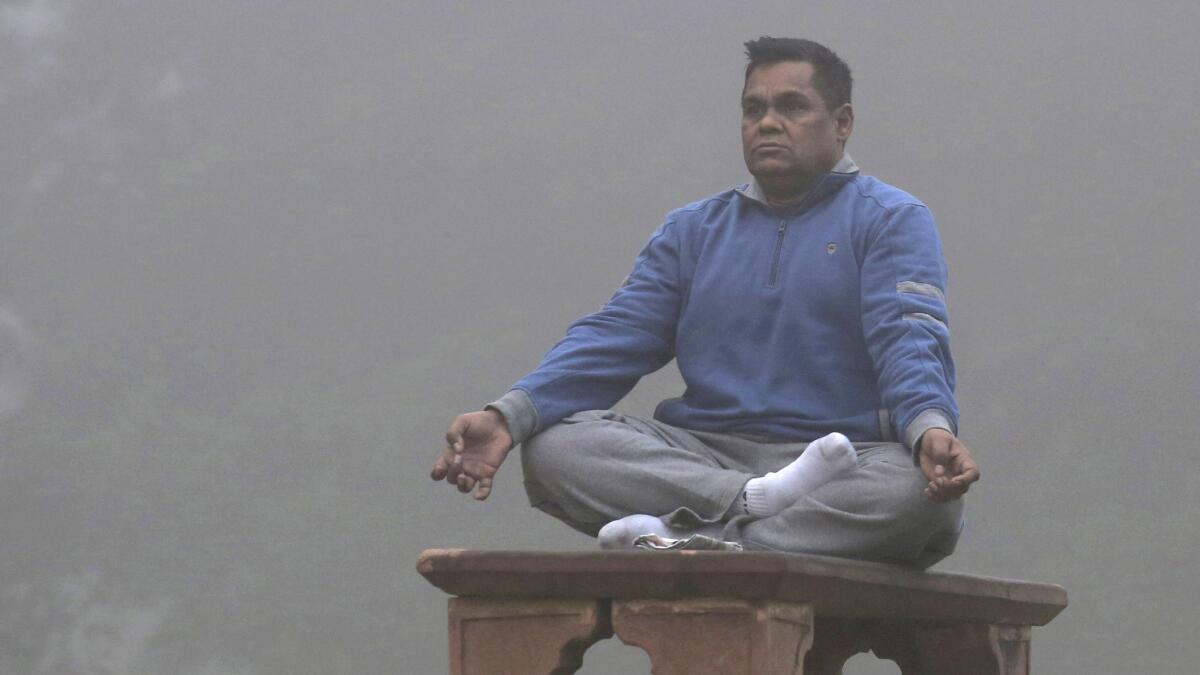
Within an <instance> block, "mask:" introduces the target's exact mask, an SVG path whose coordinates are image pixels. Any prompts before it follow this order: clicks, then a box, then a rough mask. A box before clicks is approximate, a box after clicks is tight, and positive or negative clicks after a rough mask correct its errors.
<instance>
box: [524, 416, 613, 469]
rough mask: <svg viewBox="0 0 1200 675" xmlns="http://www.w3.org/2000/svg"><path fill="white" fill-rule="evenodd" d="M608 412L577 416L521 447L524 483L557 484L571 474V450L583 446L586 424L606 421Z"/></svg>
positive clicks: (542, 433)
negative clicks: (556, 482) (603, 415)
mask: <svg viewBox="0 0 1200 675" xmlns="http://www.w3.org/2000/svg"><path fill="white" fill-rule="evenodd" d="M603 412H605V411H586V412H581V413H576V414H574V415H571V416H570V417H568V418H566V419H564V420H563V421H561V422H559V423H558V424H553V425H551V426H550V427H548V428H547V429H546V430H544V431H542V432H541V433H539V434H537V435H536V436H533V437H532V438H529V439H527V440H526V441H525V442H524V443H522V444H521V468H522V469H523V471H524V473H525V480H526V481H529V482H535V483H543V482H554V481H556V479H558V478H560V477H562V476H563V475H564V474H566V473H569V472H570V471H571V467H570V466H569V464H570V462H571V461H572V460H573V459H574V457H575V455H576V453H575V452H573V451H572V450H573V449H575V448H577V447H578V446H579V445H580V444H581V443H582V440H583V439H582V437H581V434H584V433H586V427H585V425H584V424H583V423H586V422H592V421H596V420H599V419H603V417H602V413H603Z"/></svg>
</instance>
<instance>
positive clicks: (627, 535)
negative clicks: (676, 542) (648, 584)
mask: <svg viewBox="0 0 1200 675" xmlns="http://www.w3.org/2000/svg"><path fill="white" fill-rule="evenodd" d="M724 528H725V523H712V524H710V525H703V526H701V527H699V528H696V529H694V530H679V529H676V528H673V527H671V526H669V525H667V524H666V523H664V522H663V520H662V518H657V517H655V516H647V515H644V514H636V515H632V516H625V517H624V518H621V519H620V520H614V521H612V522H611V523H609V524H607V525H605V526H604V527H602V528H600V533H599V534H597V535H596V538H597V539H599V540H600V548H633V540H634V539H637V538H638V537H640V536H642V535H643V534H657V535H659V536H661V537H670V538H671V539H685V538H687V537H689V536H691V535H693V534H703V535H706V536H709V537H715V538H718V539H719V538H720V536H721V530H723V529H724Z"/></svg>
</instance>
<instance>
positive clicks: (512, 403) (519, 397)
mask: <svg viewBox="0 0 1200 675" xmlns="http://www.w3.org/2000/svg"><path fill="white" fill-rule="evenodd" d="M484 408H485V409H486V408H493V409H495V410H496V412H498V413H500V416H501V417H503V418H504V423H505V424H507V425H508V433H509V434H510V435H512V439H513V445H520V444H521V443H524V442H525V440H526V439H528V438H529V437H530V436H532V435H533V432H534V430H535V429H537V408H535V407H534V406H533V401H532V400H531V399H530V398H529V394H526V393H525V392H524V391H521V390H520V389H510V390H509V391H508V393H507V394H505V395H504V396H501V397H500V398H498V399H496V400H495V401H492V402H491V403H489V404H487V405H486V406H484Z"/></svg>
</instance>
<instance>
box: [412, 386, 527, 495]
mask: <svg viewBox="0 0 1200 675" xmlns="http://www.w3.org/2000/svg"><path fill="white" fill-rule="evenodd" d="M512 448H513V440H512V434H510V433H509V432H508V424H507V423H506V422H505V421H504V417H503V416H502V415H501V414H500V413H499V412H497V411H495V410H493V409H491V408H488V409H487V410H483V411H480V412H471V413H466V414H463V415H459V416H458V417H455V418H454V421H453V422H451V423H450V429H449V430H448V431H446V447H445V448H444V449H443V450H442V455H441V456H440V457H438V458H437V461H436V462H434V463H433V471H431V472H429V477H430V478H432V479H433V480H445V481H446V482H447V483H450V484H451V485H454V486H457V487H458V491H459V492H470V491H471V490H472V488H475V494H474V497H475V499H480V500H482V499H487V498H488V495H489V494H491V492H492V477H493V476H495V475H496V472H497V471H499V470H500V465H501V464H503V463H504V459H505V458H506V457H508V453H509V451H510V450H512Z"/></svg>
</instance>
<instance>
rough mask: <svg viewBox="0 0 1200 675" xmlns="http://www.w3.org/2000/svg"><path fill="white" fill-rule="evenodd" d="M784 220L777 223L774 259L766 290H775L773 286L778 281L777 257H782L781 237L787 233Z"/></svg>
mask: <svg viewBox="0 0 1200 675" xmlns="http://www.w3.org/2000/svg"><path fill="white" fill-rule="evenodd" d="M787 224H788V222H787V221H786V220H781V221H779V229H778V230H776V235H775V258H774V260H772V261H771V279H770V281H769V282H767V288H775V284H776V283H777V282H778V281H779V257H780V256H781V255H783V235H784V233H786V232H787Z"/></svg>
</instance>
